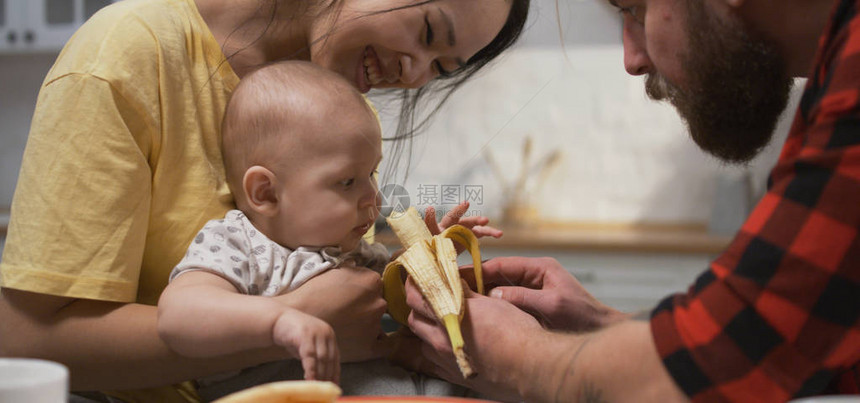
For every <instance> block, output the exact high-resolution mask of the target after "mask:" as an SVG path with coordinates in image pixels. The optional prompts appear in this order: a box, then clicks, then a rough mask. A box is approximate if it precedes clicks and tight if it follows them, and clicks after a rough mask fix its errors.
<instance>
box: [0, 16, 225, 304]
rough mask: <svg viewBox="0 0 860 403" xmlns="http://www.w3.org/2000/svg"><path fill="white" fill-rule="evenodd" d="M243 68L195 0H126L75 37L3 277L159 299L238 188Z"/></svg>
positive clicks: (65, 291)
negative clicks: (232, 122)
mask: <svg viewBox="0 0 860 403" xmlns="http://www.w3.org/2000/svg"><path fill="white" fill-rule="evenodd" d="M238 81H239V78H238V77H237V76H236V74H235V73H234V72H233V71H232V70H231V68H230V65H229V64H228V63H226V62H225V61H224V55H223V53H222V52H221V49H220V46H219V45H218V43H217V42H216V41H215V38H214V37H213V36H212V34H211V32H210V31H209V29H208V28H207V26H206V25H205V23H204V22H203V19H202V18H201V17H200V15H199V14H198V12H197V8H196V6H195V5H194V2H193V1H192V0H126V1H122V2H119V3H116V4H114V5H112V6H109V7H107V8H105V9H103V10H102V11H101V12H99V13H97V14H96V15H95V16H93V17H92V18H91V19H90V20H89V21H87V23H86V24H84V26H83V27H81V29H80V30H78V32H77V33H75V35H74V36H73V37H72V39H71V40H70V41H69V43H68V44H67V45H66V47H65V48H64V49H63V51H62V52H61V53H60V55H59V57H58V58H57V61H56V63H55V64H54V66H53V67H52V68H51V70H50V72H48V76H47V77H46V78H45V81H44V83H43V84H42V88H41V90H40V92H39V98H38V101H37V103H36V111H35V113H34V116H33V122H32V126H31V128H30V136H29V138H28V141H27V147H26V150H25V152H24V159H23V164H22V167H21V172H20V176H19V179H18V186H17V188H16V190H15V196H14V199H13V202H12V212H11V217H10V220H11V221H10V223H9V231H8V238H7V240H6V247H5V250H4V255H3V259H2V266H0V273H2V275H0V277H2V285H3V286H4V287H10V288H15V289H21V290H27V291H34V292H39V293H45V294H52V295H61V296H67V297H76V298H88V299H97V300H107V301H118V302H140V303H144V304H150V305H155V304H156V303H157V301H158V297H159V295H160V293H161V290H162V289H163V288H164V287H165V286H166V285H167V277H168V274H169V273H170V270H171V269H172V268H173V266H174V265H175V264H176V263H177V262H179V260H180V259H181V257H182V256H183V254H184V253H185V249H186V247H187V246H188V244H189V243H190V241H191V239H192V238H193V237H194V235H195V234H196V232H197V231H198V230H199V229H200V228H201V227H202V226H203V224H205V223H206V221H207V220H209V219H212V218H215V217H220V216H223V215H224V213H226V211H227V210H228V209H229V208H231V207H232V204H233V199H232V196H231V195H230V192H229V189H228V187H227V185H226V183H225V178H224V169H223V164H222V161H221V150H220V125H221V118H222V116H223V112H224V109H225V106H226V103H227V100H228V98H229V95H230V93H231V92H232V90H233V88H234V87H235V86H236V84H237V83H238Z"/></svg>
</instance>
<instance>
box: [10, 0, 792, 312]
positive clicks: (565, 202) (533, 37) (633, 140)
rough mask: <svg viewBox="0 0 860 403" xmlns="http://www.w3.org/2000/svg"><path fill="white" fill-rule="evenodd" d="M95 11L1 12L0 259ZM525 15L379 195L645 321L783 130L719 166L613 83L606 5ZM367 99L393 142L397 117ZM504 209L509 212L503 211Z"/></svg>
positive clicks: (745, 194) (592, 2) (67, 6)
mask: <svg viewBox="0 0 860 403" xmlns="http://www.w3.org/2000/svg"><path fill="white" fill-rule="evenodd" d="M108 2H109V1H107V0H0V251H2V245H3V241H2V238H3V236H4V235H5V223H6V222H7V221H8V206H9V205H10V204H11V201H12V195H13V192H14V188H15V182H16V178H17V173H18V167H19V166H20V163H21V155H22V153H23V150H24V146H25V143H26V138H27V132H28V129H29V125H30V119H31V117H32V112H33V107H34V105H35V101H36V96H37V92H38V88H39V86H40V84H41V81H42V79H43V78H44V75H45V74H46V73H47V71H48V69H49V68H50V66H51V64H52V63H53V60H54V58H55V57H56V55H57V53H58V51H59V48H60V46H61V44H62V43H63V41H64V40H65V38H66V37H67V35H69V34H70V32H72V31H73V29H74V26H76V25H77V24H79V23H80V21H83V20H85V19H86V17H87V16H88V15H90V14H91V13H92V12H93V11H94V10H96V9H98V8H99V7H101V6H103V5H104V4H105V3H108ZM532 3H533V5H532V12H531V16H530V19H529V23H528V26H527V29H526V31H525V34H524V38H523V40H522V41H521V42H520V43H519V44H518V45H517V46H516V47H515V49H514V50H513V51H510V52H508V54H506V55H504V56H503V57H502V58H501V60H499V61H497V62H496V63H495V64H494V65H493V66H492V67H491V68H490V69H489V70H488V71H486V72H484V73H482V74H480V75H479V77H477V78H476V79H474V80H472V81H470V82H469V83H467V84H465V85H464V86H463V87H462V88H461V89H460V90H459V91H458V92H457V93H456V94H455V95H454V96H453V97H452V98H451V99H450V100H449V102H448V103H447V104H446V105H445V106H444V107H443V108H442V110H441V111H440V113H439V114H438V115H437V116H436V117H435V119H434V120H433V123H432V124H431V126H430V127H429V129H428V132H427V133H425V134H423V135H422V136H420V137H418V138H416V139H415V140H414V142H413V144H412V152H411V164H409V165H410V166H409V171H408V177H407V179H406V180H405V182H404V181H403V180H402V179H403V174H404V172H405V170H404V169H405V168H406V165H407V164H406V160H405V159H403V160H401V161H399V162H398V163H397V165H396V166H397V168H398V169H397V171H398V174H397V175H396V177H394V178H392V177H390V176H385V177H383V184H385V183H391V184H397V185H400V186H401V187H400V188H395V187H392V186H389V187H388V188H384V192H383V193H384V195H385V196H389V197H386V204H387V205H389V206H393V205H394V204H396V203H398V202H399V203H400V205H405V204H410V205H413V206H416V207H417V208H419V209H423V208H425V207H427V206H430V205H433V206H435V207H436V208H437V209H441V210H447V209H450V208H452V207H453V206H454V205H455V204H456V202H457V201H459V200H463V199H468V200H470V202H471V207H470V213H471V214H480V215H486V216H489V217H491V218H492V219H493V220H494V221H495V222H497V223H499V225H500V226H501V227H502V228H503V229H504V230H506V232H507V235H506V236H505V237H503V240H500V241H493V240H487V241H485V242H484V247H483V251H484V253H485V255H486V256H487V257H492V256H500V255H527V256H545V255H546V256H553V257H556V258H558V259H559V260H560V261H561V262H562V264H564V265H565V267H567V268H568V269H569V270H571V271H572V272H573V273H574V274H576V275H577V276H578V278H580V280H581V281H583V283H585V284H586V286H587V288H588V289H589V290H591V291H592V292H593V293H595V294H596V295H597V296H598V297H600V298H603V299H605V300H606V301H607V302H608V303H610V304H612V305H614V306H616V307H619V308H622V309H629V310H632V309H645V308H648V307H650V306H652V305H653V304H654V303H656V302H657V301H658V300H659V298H660V297H662V296H664V295H665V294H667V293H669V292H674V291H681V290H683V289H685V287H686V285H687V284H689V283H690V282H691V281H692V280H693V279H694V278H695V276H696V274H697V273H698V272H700V271H701V270H703V269H705V268H706V267H707V263H708V261H709V260H710V259H711V258H713V256H715V255H716V254H717V253H719V251H720V250H721V249H722V247H724V246H725V244H726V243H727V242H728V240H729V239H730V235H731V234H732V233H733V231H734V230H736V229H737V228H738V227H739V226H740V225H741V223H742V222H743V219H744V217H745V216H746V214H747V212H748V211H749V210H750V208H751V206H752V205H754V203H755V201H756V200H757V199H758V197H760V195H761V194H762V192H763V191H764V184H765V180H766V176H767V173H768V171H769V169H770V167H771V166H772V165H773V162H774V161H775V160H776V158H777V156H778V153H779V146H780V145H781V143H782V139H783V138H784V136H785V133H786V132H787V130H788V126H789V124H790V119H786V118H785V117H784V119H783V121H781V123H780V125H779V128H778V133H777V135H776V136H775V138H774V141H773V144H772V145H771V146H770V147H768V149H766V150H765V152H764V153H763V154H762V155H761V156H760V157H759V158H757V159H756V160H755V161H753V162H752V163H751V164H749V166H746V167H741V168H738V167H727V166H723V165H721V164H720V163H719V162H717V161H716V160H714V159H713V158H711V157H709V156H707V155H705V154H704V153H702V152H701V151H699V150H698V149H697V148H696V146H695V145H694V144H693V142H692V140H690V139H689V137H688V135H687V134H686V131H685V128H684V125H683V122H682V121H681V120H680V119H679V118H678V117H677V115H676V113H675V111H674V110H673V109H672V108H671V107H670V106H668V105H665V104H658V103H655V102H652V101H650V100H648V99H647V98H646V97H645V95H644V91H643V81H644V80H643V78H641V77H631V76H629V75H627V73H626V72H625V71H624V68H623V62H622V60H623V59H622V49H621V40H620V30H621V27H620V16H619V15H618V13H617V11H616V10H615V9H614V8H612V7H610V6H609V5H608V4H606V2H604V1H602V0H577V1H573V0H560V1H559V2H558V4H556V1H555V0H532ZM559 27H560V29H561V32H560V29H559ZM562 38H563V40H562ZM800 84H801V83H798V85H797V86H796V88H795V91H794V96H793V98H792V104H791V106H790V107H789V109H788V110H789V113H788V118H790V117H791V115H793V109H794V106H795V105H796V102H797V97H798V93H799V91H798V90H799V85H800ZM373 98H374V99H376V100H377V101H379V102H378V106H379V109H380V112H381V115H382V117H383V125H384V127H385V128H386V131H387V132H388V133H393V131H392V130H391V128H392V127H393V123H392V122H393V118H392V111H393V110H394V109H395V108H393V107H392V106H391V105H390V104H388V103H387V102H382V101H381V100H380V99H379V97H377V96H374V97H373ZM738 107H739V108H741V107H744V106H743V105H738ZM527 139H528V140H527ZM526 154H528V157H525V155H526ZM524 159H525V161H524ZM390 163H391V162H390V161H386V164H390ZM382 171H383V172H386V171H387V170H386V167H383V168H382ZM523 172H525V173H526V174H525V175H523ZM513 201H517V202H518V203H517V204H515V205H514V206H515V207H518V208H517V209H514V210H510V211H515V212H516V214H508V215H505V214H503V213H504V211H505V207H506V206H511V205H512V202H513ZM504 219H507V220H506V221H505V220H504ZM506 238H507V239H506ZM382 239H383V241H385V242H391V243H393V241H392V240H391V238H390V236H389V237H385V236H384V234H383V236H382ZM392 246H393V245H392Z"/></svg>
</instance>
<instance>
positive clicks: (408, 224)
mask: <svg viewBox="0 0 860 403" xmlns="http://www.w3.org/2000/svg"><path fill="white" fill-rule="evenodd" d="M387 221H388V225H389V226H390V227H391V228H392V229H393V230H394V233H395V234H396V235H397V239H399V240H400V243H401V245H402V246H403V248H404V249H405V251H404V252H403V254H401V255H400V256H398V257H397V259H395V260H393V261H392V262H390V263H389V264H388V265H387V266H386V267H385V271H384V272H383V274H382V281H383V294H384V297H385V300H386V301H388V313H389V314H390V315H391V317H392V318H394V320H396V321H398V322H400V323H402V324H404V325H405V324H406V322H407V319H408V317H409V312H410V309H409V306H408V305H406V292H405V290H404V286H403V280H402V279H401V269H406V272H407V273H408V274H409V275H410V276H411V277H412V281H413V282H414V283H415V285H416V286H418V289H419V290H420V291H421V295H423V296H424V298H425V299H426V300H427V302H428V303H429V304H430V307H431V308H432V309H433V313H434V314H435V315H436V317H437V318H438V319H439V320H440V321H442V323H443V324H444V325H445V329H446V330H447V331H448V338H449V339H450V341H451V347H452V349H453V350H454V356H455V357H456V359H457V366H459V367H460V372H462V374H463V377H464V378H469V377H472V376H474V375H475V371H474V370H473V369H472V366H471V365H470V364H469V361H468V359H467V358H466V354H465V352H464V351H463V344H464V343H463V336H462V334H461V333H460V321H461V320H462V319H463V313H464V309H465V304H464V303H463V285H462V283H461V282H460V271H459V269H458V266H457V252H456V249H455V248H454V242H457V243H459V244H461V245H463V246H465V247H467V248H468V249H469V252H470V253H471V255H472V263H473V264H474V270H475V281H476V283H477V288H478V290H477V291H478V293H481V294H483V293H484V281H483V278H482V276H481V252H480V250H479V248H478V238H476V237H475V234H473V233H472V231H471V230H470V229H468V228H466V227H464V226H462V225H452V226H450V227H448V228H446V229H445V231H443V232H442V233H441V234H439V235H436V236H433V235H431V234H430V231H429V230H428V229H427V226H426V225H425V224H424V221H422V220H421V217H420V216H419V214H418V211H417V210H415V208H414V207H410V208H409V209H407V210H406V211H405V212H403V213H393V214H391V216H389V217H388V219H387Z"/></svg>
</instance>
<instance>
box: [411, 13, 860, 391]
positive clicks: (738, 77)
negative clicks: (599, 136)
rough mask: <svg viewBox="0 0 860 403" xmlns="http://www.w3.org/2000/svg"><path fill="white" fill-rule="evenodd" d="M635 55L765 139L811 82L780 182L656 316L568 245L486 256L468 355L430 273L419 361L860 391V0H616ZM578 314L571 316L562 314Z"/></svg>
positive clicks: (488, 386)
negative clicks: (564, 263) (607, 301)
mask: <svg viewBox="0 0 860 403" xmlns="http://www.w3.org/2000/svg"><path fill="white" fill-rule="evenodd" d="M609 1H610V2H611V3H612V5H613V6H615V7H617V8H619V9H620V10H621V11H622V14H623V19H624V23H623V42H624V63H625V67H626V69H627V71H628V72H629V73H630V74H634V75H643V74H647V80H646V91H647V93H648V95H649V96H650V97H652V98H654V99H657V100H666V101H669V102H671V103H672V104H673V105H675V107H676V108H677V109H678V111H679V113H680V114H681V116H682V118H683V119H684V121H685V122H686V123H687V126H688V127H689V130H690V133H691V136H692V138H693V140H694V141H695V142H696V143H697V144H698V145H699V146H700V147H701V148H703V149H704V150H706V151H708V152H710V153H712V154H713V155H715V156H717V157H719V158H721V159H723V160H725V161H728V162H733V163H743V162H745V161H748V160H749V159H751V158H752V157H754V156H755V155H756V154H757V153H758V152H759V151H760V150H761V149H762V147H764V146H765V145H766V144H767V143H768V141H769V140H770V136H771V133H772V131H773V128H774V125H775V123H776V121H777V117H778V115H779V114H780V112H781V111H782V110H783V109H784V108H785V105H786V100H787V98H788V96H787V95H788V92H789V89H790V85H791V77H798V76H805V77H807V78H808V79H809V80H808V84H807V87H806V89H805V92H804V95H803V98H802V100H801V102H800V106H799V108H798V111H797V113H796V116H795V121H794V125H793V127H792V129H791V132H790V134H789V136H788V139H787V140H786V143H785V145H784V147H783V151H782V155H781V156H780V159H779V162H778V163H777V165H776V166H775V167H774V169H773V171H772V172H771V176H770V178H769V189H768V192H767V194H766V195H765V196H764V198H763V199H762V200H761V202H760V203H759V204H758V206H757V207H756V208H755V210H754V211H753V212H752V214H751V215H750V217H749V218H748V220H747V222H746V223H745V224H744V226H743V227H742V228H741V230H740V231H739V233H738V234H737V236H736V237H735V239H734V240H733V242H732V243H731V245H730V246H729V247H728V248H727V250H726V251H725V252H724V253H723V254H722V255H721V256H720V257H718V258H717V259H716V260H715V261H714V262H713V263H712V264H711V265H710V267H709V269H708V270H706V271H705V272H704V273H703V274H702V275H701V276H700V277H699V278H698V279H697V280H696V282H695V284H694V285H693V286H692V287H691V288H690V290H689V291H688V292H687V293H686V294H679V295H675V296H669V297H667V298H666V299H664V300H663V301H662V302H661V303H660V304H659V305H658V306H657V308H656V309H654V311H653V312H651V316H650V320H637V318H633V317H629V316H627V315H624V314H622V313H620V312H617V311H614V310H613V309H611V308H608V307H606V306H605V305H603V304H602V303H600V302H599V301H597V300H595V299H594V298H593V297H591V296H590V295H589V294H588V293H587V292H586V291H585V290H584V289H583V288H582V287H581V285H580V284H579V283H578V282H577V281H576V280H575V279H574V278H573V277H572V276H570V275H569V274H568V273H567V272H566V270H565V269H564V268H562V267H561V266H560V265H559V264H558V263H557V262H556V261H554V260H552V259H526V258H500V259H494V260H491V261H489V262H487V263H486V265H485V280H486V282H487V283H488V285H489V286H490V287H494V286H495V287H496V288H494V289H493V290H492V291H491V292H490V295H489V297H484V296H479V295H475V294H473V293H470V294H469V295H468V297H469V298H468V299H467V304H468V306H467V310H466V312H467V314H466V317H465V319H464V332H465V338H466V349H467V353H468V354H469V355H470V357H471V360H472V361H473V364H474V366H475V367H476V370H477V372H478V374H479V375H478V377H477V378H475V379H471V380H468V381H464V380H463V379H462V377H461V376H460V375H459V373H458V372H457V370H456V366H455V365H454V360H453V358H452V355H451V354H450V347H448V342H447V339H446V335H445V333H444V330H443V329H442V328H440V327H439V326H438V324H437V323H436V322H435V321H434V320H433V319H429V318H432V317H433V316H432V312H430V311H429V309H428V308H427V307H426V304H425V303H424V302H423V300H422V298H421V296H420V294H419V293H418V291H417V289H416V288H415V287H414V286H410V287H409V288H408V302H409V305H410V306H411V307H412V308H413V309H414V311H413V313H412V315H411V316H410V327H411V328H412V330H413V331H414V332H415V333H416V334H417V335H418V336H419V337H420V338H421V339H422V340H423V341H424V342H425V344H423V351H424V353H425V357H424V358H423V359H416V360H418V361H413V362H411V363H410V364H411V365H412V366H413V367H416V368H418V369H421V370H424V371H431V372H435V373H436V374H438V375H440V376H442V377H444V378H446V379H448V380H451V381H455V382H460V383H465V384H466V385H467V386H471V387H473V388H475V389H477V390H479V391H481V392H483V393H485V394H487V395H488V396H491V397H496V398H499V399H504V400H508V399H522V398H524V399H526V400H529V401H552V400H560V401H574V400H580V401H588V402H591V401H685V400H687V399H691V400H696V401H786V400H790V399H792V398H795V397H799V396H809V395H820V394H828V393H860V389H858V385H860V373H858V363H860V323H858V316H860V237H858V228H860V106H858V105H860V15H858V11H860V0H609ZM549 330H564V331H568V333H560V332H551V331H549Z"/></svg>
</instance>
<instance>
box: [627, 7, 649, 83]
mask: <svg viewBox="0 0 860 403" xmlns="http://www.w3.org/2000/svg"><path fill="white" fill-rule="evenodd" d="M621 38H622V41H623V43H624V69H625V70H627V73H628V74H630V75H634V76H641V75H643V74H648V73H650V72H651V70H652V69H653V65H652V64H651V59H650V58H649V57H648V52H647V51H646V49H645V35H644V31H643V27H642V26H641V25H635V26H634V25H633V24H632V23H629V22H627V21H626V19H625V22H624V27H623V28H622V35H621Z"/></svg>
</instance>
